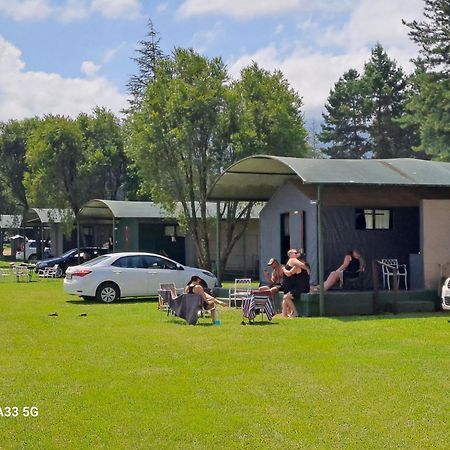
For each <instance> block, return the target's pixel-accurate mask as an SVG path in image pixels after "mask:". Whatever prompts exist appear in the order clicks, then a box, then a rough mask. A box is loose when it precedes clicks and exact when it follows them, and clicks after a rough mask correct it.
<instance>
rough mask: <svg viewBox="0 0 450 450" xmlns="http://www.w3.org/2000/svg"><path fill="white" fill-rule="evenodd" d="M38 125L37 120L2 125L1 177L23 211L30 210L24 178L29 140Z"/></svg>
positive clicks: (0, 145) (0, 146)
mask: <svg viewBox="0 0 450 450" xmlns="http://www.w3.org/2000/svg"><path fill="white" fill-rule="evenodd" d="M36 123H37V119H24V120H21V121H18V120H11V121H9V122H7V123H2V124H0V175H1V178H2V179H3V181H4V183H5V185H6V186H7V187H8V190H9V192H10V201H11V200H12V198H13V199H14V200H12V201H13V203H16V204H17V205H18V207H19V208H20V209H22V210H27V209H28V199H27V192H26V188H25V185H24V176H25V173H26V172H27V171H28V165H27V162H26V150H27V139H28V134H29V133H30V131H31V130H32V129H33V128H34V127H35V126H36ZM11 197H12V198H11ZM10 206H12V205H10Z"/></svg>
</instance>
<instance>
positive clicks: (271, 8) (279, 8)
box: [178, 0, 357, 19]
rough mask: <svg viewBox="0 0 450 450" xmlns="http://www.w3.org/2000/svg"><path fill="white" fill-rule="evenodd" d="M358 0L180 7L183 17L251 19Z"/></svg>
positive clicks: (189, 3) (193, 1)
mask: <svg viewBox="0 0 450 450" xmlns="http://www.w3.org/2000/svg"><path fill="white" fill-rule="evenodd" d="M355 1H357V0H315V1H311V0H259V1H255V0H253V1H242V0H185V1H184V2H183V4H182V5H181V6H180V7H179V8H178V15H179V16H181V17H183V18H189V17H193V16H200V15H208V14H221V15H225V16H229V17H233V18H235V19H251V18H254V17H260V16H267V15H273V14H284V13H288V12H291V11H305V10H308V11H311V10H326V11H339V10H345V9H348V8H349V7H350V6H351V5H352V4H353V3H355Z"/></svg>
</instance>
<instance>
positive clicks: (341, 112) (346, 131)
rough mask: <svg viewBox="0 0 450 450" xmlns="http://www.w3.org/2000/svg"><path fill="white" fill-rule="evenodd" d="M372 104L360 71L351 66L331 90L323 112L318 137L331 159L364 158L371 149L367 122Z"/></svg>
mask: <svg viewBox="0 0 450 450" xmlns="http://www.w3.org/2000/svg"><path fill="white" fill-rule="evenodd" d="M368 106H369V103H368V101H367V98H366V91H365V88H364V84H363V82H362V81H361V77H360V75H359V73H358V72H357V71H356V70H354V69H350V70H349V71H348V72H346V73H344V75H343V76H342V77H341V78H339V80H338V81H337V82H336V83H335V85H334V89H332V90H331V91H330V95H329V97H328V101H327V103H326V105H325V109H326V110H327V112H326V113H324V114H323V118H324V121H325V123H324V125H323V126H322V130H321V132H320V135H319V140H320V141H321V142H324V143H326V144H329V146H328V147H326V148H324V149H323V151H324V153H325V154H327V155H329V156H331V157H332V158H340V159H342V158H353V159H358V158H362V157H363V156H364V154H365V153H366V152H367V150H368V141H367V139H368V136H367V121H368V114H369V109H368Z"/></svg>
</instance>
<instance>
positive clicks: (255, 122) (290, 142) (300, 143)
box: [232, 63, 308, 162]
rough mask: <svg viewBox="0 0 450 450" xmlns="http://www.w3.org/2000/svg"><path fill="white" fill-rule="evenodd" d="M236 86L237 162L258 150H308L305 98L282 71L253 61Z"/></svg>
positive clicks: (283, 152) (280, 152)
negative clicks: (304, 110)
mask: <svg viewBox="0 0 450 450" xmlns="http://www.w3.org/2000/svg"><path fill="white" fill-rule="evenodd" d="M232 89H233V91H234V92H235V95H236V96H237V113H236V120H237V124H238V127H237V129H236V131H235V132H234V133H233V135H232V144H233V154H232V159H233V162H234V161H237V160H238V159H241V158H244V157H246V156H249V155H254V154H266V155H280V156H281V155H283V156H294V157H302V156H305V155H306V154H307V151H308V150H307V144H306V137H307V131H306V129H305V126H304V122H303V115H302V111H301V108H302V99H301V97H300V96H299V95H298V94H297V93H296V92H295V91H294V90H293V89H292V88H291V87H290V86H289V83H288V81H287V80H286V79H285V78H284V77H283V74H282V73H281V72H280V71H275V72H273V73H271V72H269V71H267V70H265V69H262V68H260V67H259V66H258V64H256V63H252V64H251V65H250V66H248V67H244V68H243V69H242V71H241V78H240V80H239V81H237V82H236V83H234V85H233V86H232Z"/></svg>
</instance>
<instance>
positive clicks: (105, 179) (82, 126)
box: [25, 108, 125, 214]
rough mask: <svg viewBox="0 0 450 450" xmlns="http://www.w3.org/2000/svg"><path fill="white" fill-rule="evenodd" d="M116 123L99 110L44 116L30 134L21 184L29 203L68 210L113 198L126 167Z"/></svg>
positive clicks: (120, 133) (119, 128) (75, 211)
mask: <svg viewBox="0 0 450 450" xmlns="http://www.w3.org/2000/svg"><path fill="white" fill-rule="evenodd" d="M123 146H124V144H123V137H122V131H121V125H120V123H119V121H118V119H117V118H116V117H115V116H114V115H113V114H112V113H111V112H109V111H106V110H105V109H102V108H97V109H95V110H94V112H93V114H92V115H87V114H80V115H79V116H78V117H77V118H76V119H71V118H68V117H62V116H52V115H49V116H46V117H45V118H44V119H42V120H40V121H39V122H38V123H37V125H36V126H35V128H34V129H33V131H32V132H31V133H30V137H29V140H28V147H27V156H26V160H27V163H28V165H29V168H30V171H29V173H27V174H26V177H25V184H26V187H27V190H28V192H29V195H30V198H31V199H32V200H33V202H34V204H35V205H37V206H41V207H57V208H67V207H69V208H71V210H72V211H73V213H74V214H76V213H77V212H78V210H79V208H80V207H81V205H82V204H83V203H85V202H86V201H88V200H90V199H91V198H95V197H98V198H106V199H114V198H116V196H117V192H118V190H119V187H120V185H121V183H122V174H123V172H124V166H125V156H124V151H123Z"/></svg>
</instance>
